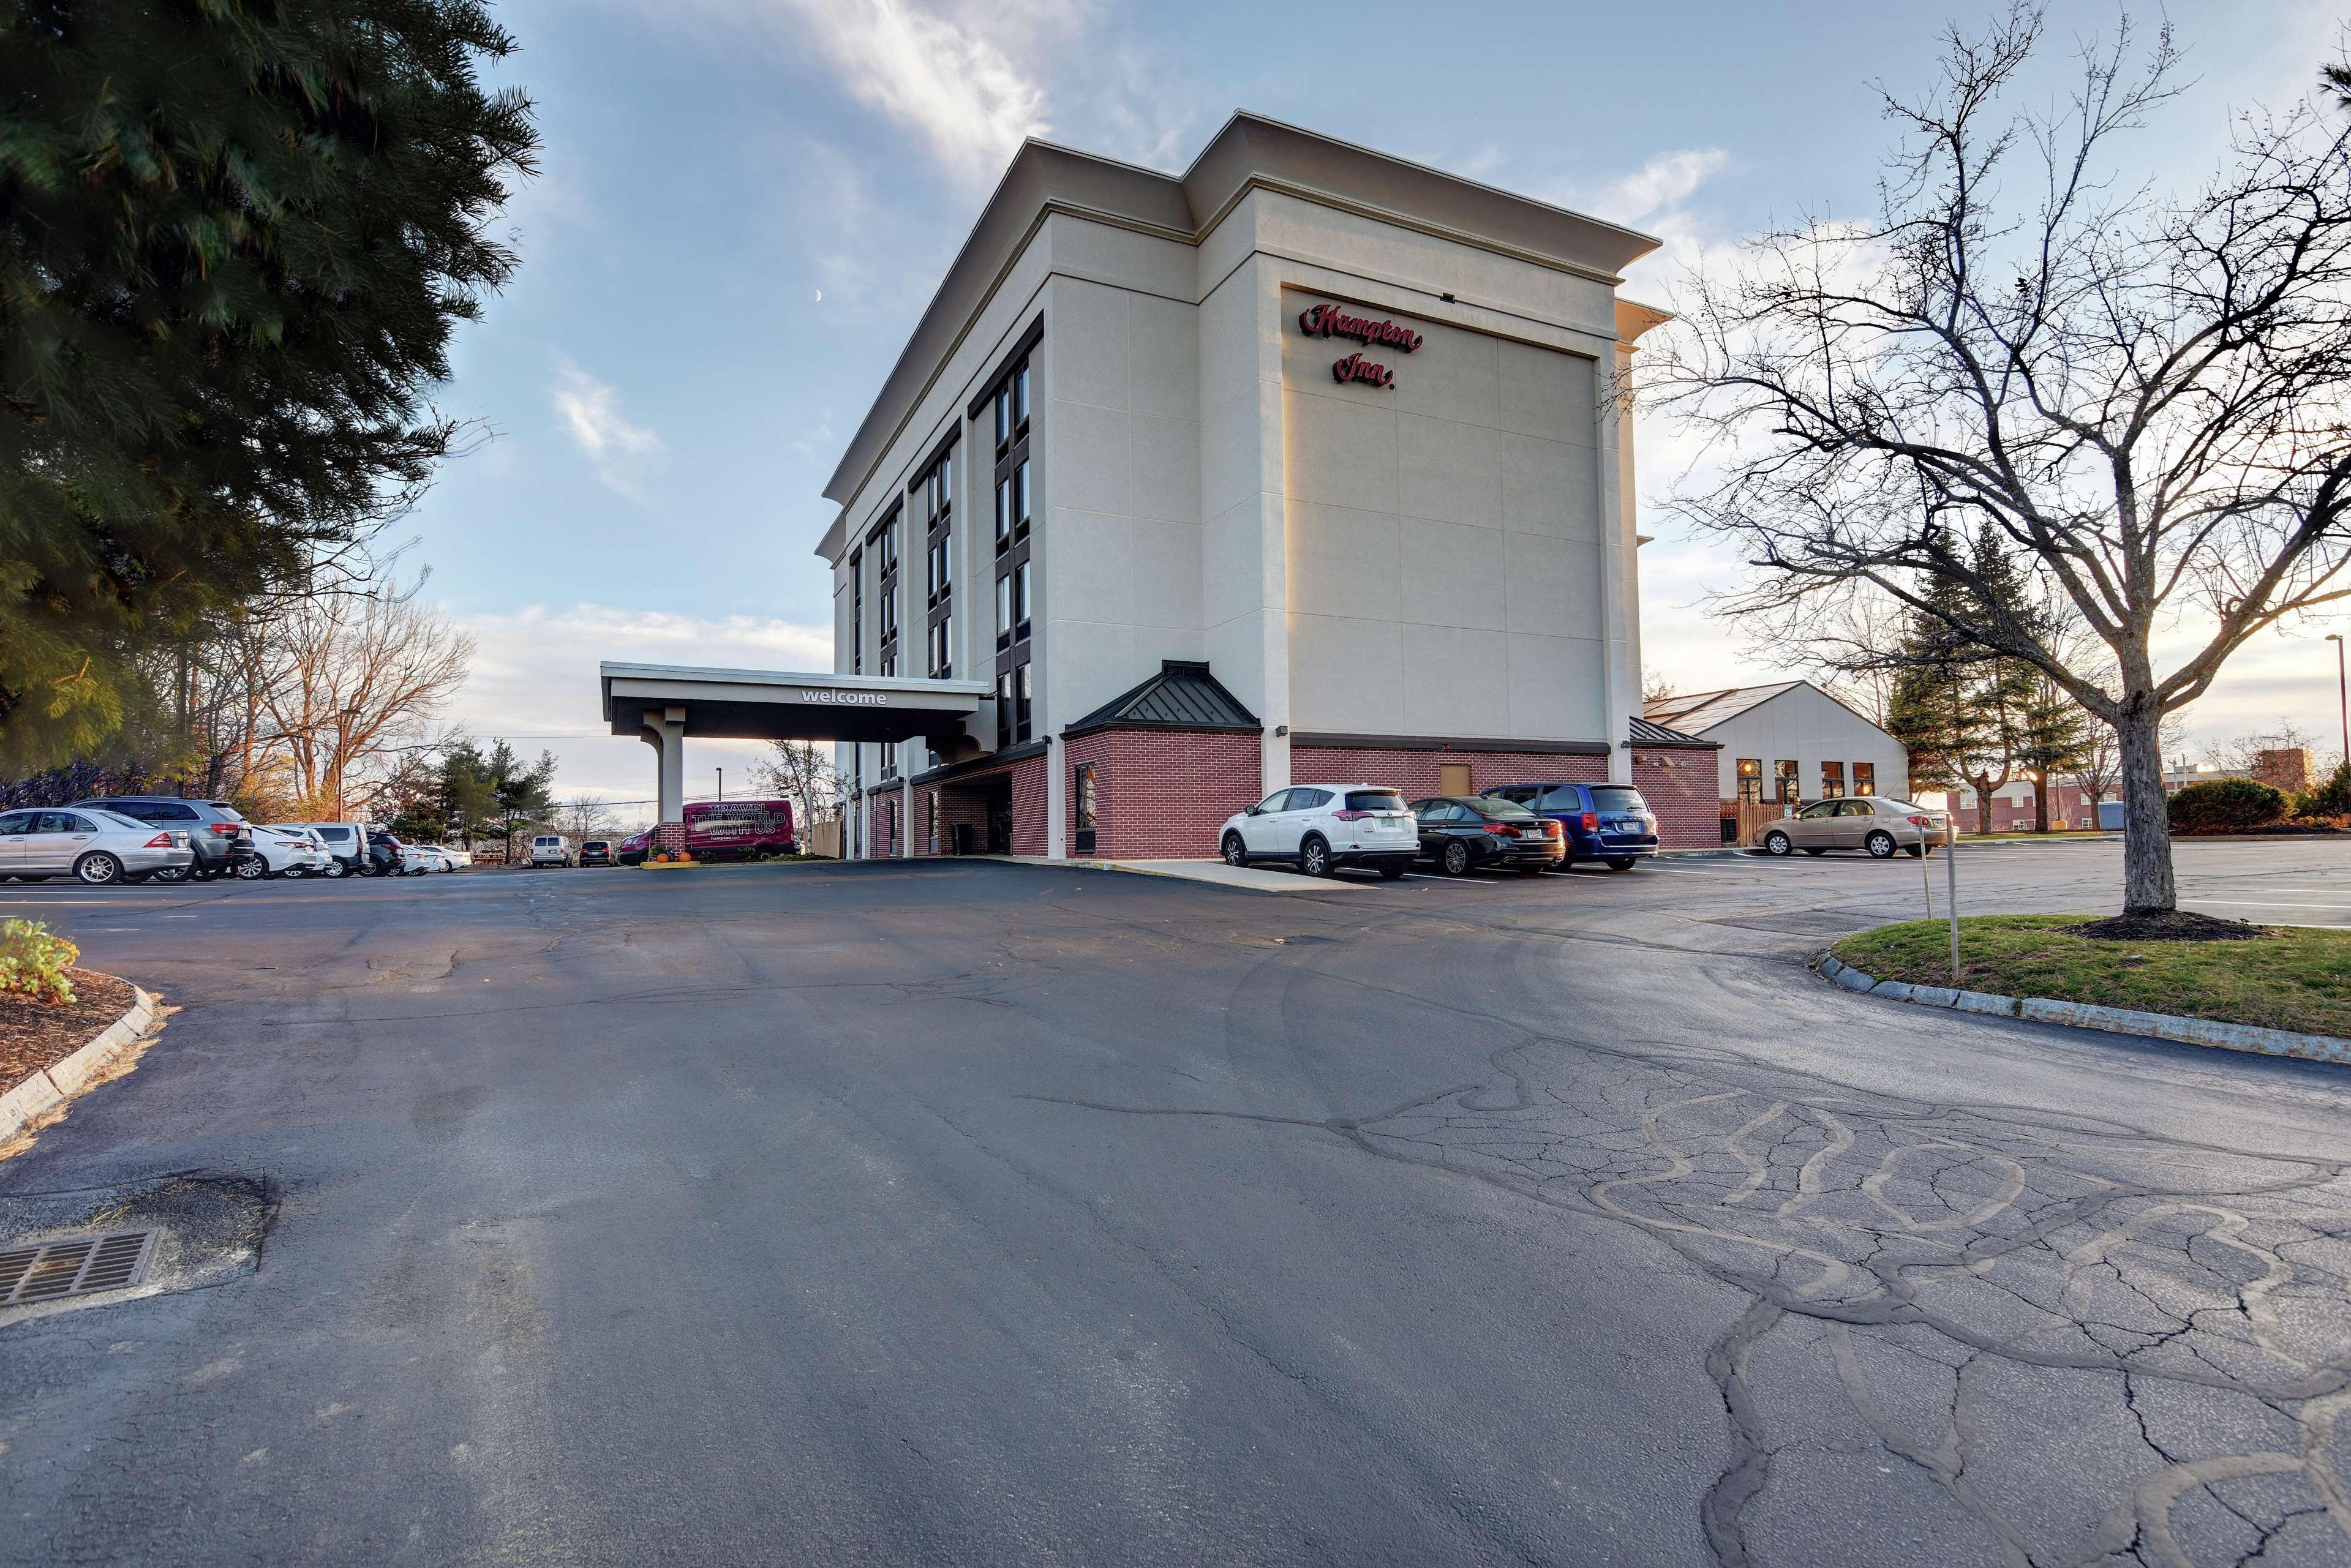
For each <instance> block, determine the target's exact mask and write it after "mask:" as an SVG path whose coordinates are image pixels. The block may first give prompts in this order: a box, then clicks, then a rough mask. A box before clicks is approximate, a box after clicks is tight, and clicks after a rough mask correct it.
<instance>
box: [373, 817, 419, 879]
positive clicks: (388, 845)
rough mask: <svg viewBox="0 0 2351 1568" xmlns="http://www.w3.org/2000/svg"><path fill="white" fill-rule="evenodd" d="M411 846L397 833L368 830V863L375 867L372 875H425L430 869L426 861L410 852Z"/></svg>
mask: <svg viewBox="0 0 2351 1568" xmlns="http://www.w3.org/2000/svg"><path fill="white" fill-rule="evenodd" d="M409 850H410V846H409V845H407V844H404V843H402V842H401V841H400V837H399V835H398V834H396V833H387V832H383V831H380V830H378V829H375V828H370V829H369V830H368V863H369V864H370V865H371V866H373V867H374V868H375V869H374V870H373V871H372V872H371V873H369V874H370V875H371V876H423V874H424V873H425V872H426V870H427V869H429V868H428V867H427V866H426V865H425V863H424V862H423V860H421V859H420V858H418V857H417V856H415V855H413V854H411V853H410V852H409Z"/></svg>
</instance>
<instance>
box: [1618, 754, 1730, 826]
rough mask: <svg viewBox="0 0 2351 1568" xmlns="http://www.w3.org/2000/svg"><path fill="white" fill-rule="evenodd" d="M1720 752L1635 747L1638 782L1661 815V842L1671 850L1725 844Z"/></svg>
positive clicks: (1635, 773) (1635, 774)
mask: <svg viewBox="0 0 2351 1568" xmlns="http://www.w3.org/2000/svg"><path fill="white" fill-rule="evenodd" d="M1718 775H1719V769H1718V768H1717V767H1716V764H1715V754H1714V752H1713V751H1712V750H1710V749H1703V748H1698V747H1665V746H1635V747H1634V748H1633V785H1634V788H1635V789H1639V790H1640V791H1641V798H1642V799H1643V800H1646V801H1648V803H1649V809H1650V810H1653V811H1655V812H1656V814H1657V842H1658V843H1660V844H1661V845H1663V846H1664V847H1665V848H1667V849H1669V850H1712V849H1720V848H1721V847H1722V800H1721V797H1720V795H1719V790H1720V789H1721V788H1722V784H1721V780H1720V779H1719V776H1718Z"/></svg>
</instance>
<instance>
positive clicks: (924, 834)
mask: <svg viewBox="0 0 2351 1568" xmlns="http://www.w3.org/2000/svg"><path fill="white" fill-rule="evenodd" d="M933 795H936V796H937V797H938V802H939V805H938V813H939V821H938V836H939V847H938V851H937V852H938V853H940V854H943V855H951V854H953V853H955V831H956V825H957V824H958V823H960V824H962V825H963V826H966V827H968V828H969V829H970V830H971V849H972V853H974V854H985V853H987V790H986V789H984V788H975V787H973V786H971V785H969V784H965V783H960V782H958V783H954V784H917V785H915V786H914V846H913V847H914V853H916V854H918V855H927V854H930V853H931V852H932V850H931V797H932V796H933Z"/></svg>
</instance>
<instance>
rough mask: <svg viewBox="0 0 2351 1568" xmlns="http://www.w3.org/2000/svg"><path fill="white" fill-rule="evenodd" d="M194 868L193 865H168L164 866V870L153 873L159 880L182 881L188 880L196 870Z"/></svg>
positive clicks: (168, 881)
mask: <svg viewBox="0 0 2351 1568" xmlns="http://www.w3.org/2000/svg"><path fill="white" fill-rule="evenodd" d="M194 869H195V868H194V867H193V866H184V865H167V866H165V867H163V869H162V870H161V871H158V872H156V873H153V875H154V878H155V880H156V881H157V882H164V883H180V882H185V881H187V880H188V877H189V875H190V874H191V873H193V871H194Z"/></svg>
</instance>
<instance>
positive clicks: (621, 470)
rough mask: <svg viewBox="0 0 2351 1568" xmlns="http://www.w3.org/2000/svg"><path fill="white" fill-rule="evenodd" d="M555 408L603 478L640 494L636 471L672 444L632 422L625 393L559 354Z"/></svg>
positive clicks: (609, 484) (624, 491)
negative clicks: (623, 410) (626, 412)
mask: <svg viewBox="0 0 2351 1568" xmlns="http://www.w3.org/2000/svg"><path fill="white" fill-rule="evenodd" d="M551 392H552V395H553V397H554V399H555V412H556V413H557V414H559V416H560V417H561V418H562V421H563V428H564V432H565V434H568V435H569V436H570V437H571V441H572V444H574V445H576V446H578V447H579V448H580V451H581V452H582V453H583V454H585V455H587V458H588V462H589V465H590V466H591V467H592V468H594V469H595V470H596V477H597V479H598V481H599V482H600V483H601V484H602V485H604V486H606V487H607V488H609V489H613V490H617V491H619V492H620V493H621V494H622V495H624V496H632V497H636V498H637V499H639V500H643V498H644V493H643V489H642V488H641V487H640V486H639V484H638V476H639V475H640V474H641V473H642V472H643V470H644V469H645V468H647V467H649V466H653V465H658V463H659V462H660V460H661V459H662V458H663V457H664V455H667V453H668V450H669V449H668V447H667V446H665V445H664V444H663V442H662V438H661V437H660V436H659V435H657V434H654V433H653V431H652V430H651V429H650V428H648V427H647V426H644V425H642V424H632V423H630V422H629V420H628V419H627V418H626V417H624V416H623V415H622V413H621V394H620V393H619V392H616V391H614V390H613V389H612V388H611V386H609V385H607V384H605V383H604V382H600V381H598V380H597V379H596V378H595V377H594V376H591V375H590V374H589V373H588V372H587V371H583V370H581V369H580V367H579V366H578V365H576V364H574V363H573V362H572V361H571V359H570V358H569V356H568V355H564V354H558V355H557V356H556V357H555V385H554V387H553V388H552V389H551Z"/></svg>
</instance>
